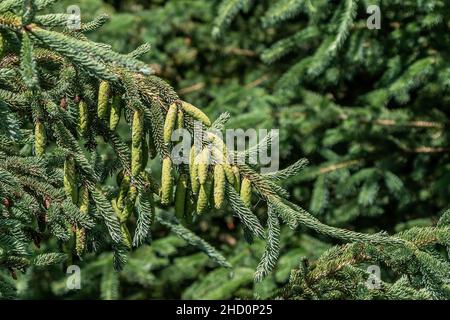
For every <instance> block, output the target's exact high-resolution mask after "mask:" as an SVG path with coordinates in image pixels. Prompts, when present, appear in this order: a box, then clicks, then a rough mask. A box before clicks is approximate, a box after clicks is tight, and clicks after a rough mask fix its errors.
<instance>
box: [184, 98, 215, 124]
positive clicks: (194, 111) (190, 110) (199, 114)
mask: <svg viewBox="0 0 450 320" xmlns="http://www.w3.org/2000/svg"><path fill="white" fill-rule="evenodd" d="M181 107H182V108H183V111H184V112H186V113H187V114H188V115H190V116H191V117H192V118H194V119H195V120H198V121H200V122H202V123H203V124H204V125H205V126H207V127H210V126H211V120H209V118H208V116H207V115H206V114H205V113H204V112H203V111H201V110H200V109H198V108H197V107H194V106H193V105H192V104H190V103H187V102H185V101H182V102H181Z"/></svg>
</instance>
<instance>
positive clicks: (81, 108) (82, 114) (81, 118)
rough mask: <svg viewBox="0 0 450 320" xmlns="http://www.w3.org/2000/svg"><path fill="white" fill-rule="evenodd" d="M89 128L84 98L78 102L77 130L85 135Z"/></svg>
mask: <svg viewBox="0 0 450 320" xmlns="http://www.w3.org/2000/svg"><path fill="white" fill-rule="evenodd" d="M88 129H89V111H88V107H87V104H86V102H85V101H84V100H80V102H79V104H78V131H79V133H80V135H81V136H86V134H87V131H88Z"/></svg>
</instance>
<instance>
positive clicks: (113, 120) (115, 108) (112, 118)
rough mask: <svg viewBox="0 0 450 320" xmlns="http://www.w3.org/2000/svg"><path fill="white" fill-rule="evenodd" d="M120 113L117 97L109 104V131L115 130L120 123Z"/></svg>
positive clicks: (120, 105) (118, 98)
mask: <svg viewBox="0 0 450 320" xmlns="http://www.w3.org/2000/svg"><path fill="white" fill-rule="evenodd" d="M121 112H122V103H121V99H120V97H119V96H114V97H113V100H112V104H111V112H110V114H109V129H110V130H111V131H114V130H116V128H117V125H118V124H119V121H120V113H121Z"/></svg>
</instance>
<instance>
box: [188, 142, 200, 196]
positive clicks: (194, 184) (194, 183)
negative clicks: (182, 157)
mask: <svg viewBox="0 0 450 320" xmlns="http://www.w3.org/2000/svg"><path fill="white" fill-rule="evenodd" d="M195 153H196V152H195V146H192V148H191V152H190V154H189V175H190V178H191V190H192V193H193V194H195V195H196V194H197V193H198V191H199V189H200V182H199V180H198V164H197V163H196V154H195Z"/></svg>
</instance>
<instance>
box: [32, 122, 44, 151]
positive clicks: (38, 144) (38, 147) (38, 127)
mask: <svg viewBox="0 0 450 320" xmlns="http://www.w3.org/2000/svg"><path fill="white" fill-rule="evenodd" d="M46 144H47V136H46V134H45V128H44V124H43V123H42V122H40V121H37V122H36V124H35V126H34V149H35V152H36V155H37V156H40V157H42V156H43V155H44V153H45V145H46Z"/></svg>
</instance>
